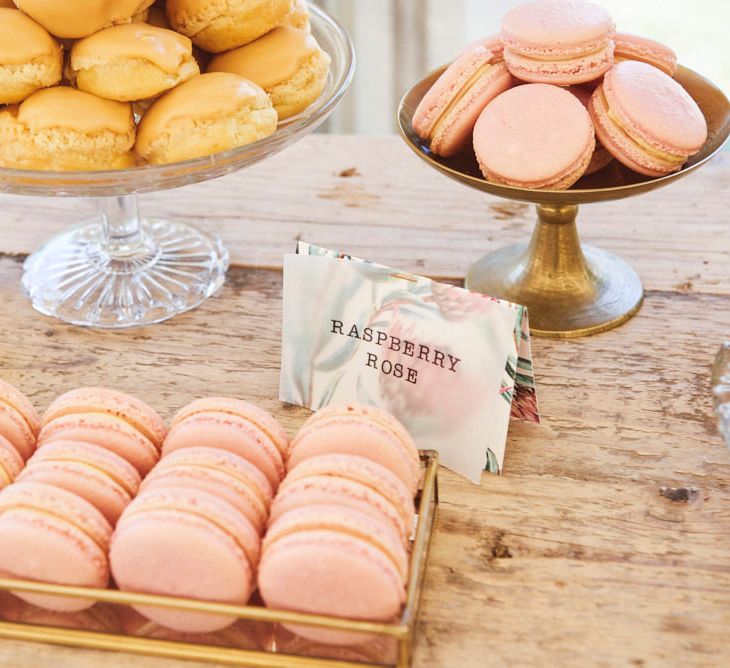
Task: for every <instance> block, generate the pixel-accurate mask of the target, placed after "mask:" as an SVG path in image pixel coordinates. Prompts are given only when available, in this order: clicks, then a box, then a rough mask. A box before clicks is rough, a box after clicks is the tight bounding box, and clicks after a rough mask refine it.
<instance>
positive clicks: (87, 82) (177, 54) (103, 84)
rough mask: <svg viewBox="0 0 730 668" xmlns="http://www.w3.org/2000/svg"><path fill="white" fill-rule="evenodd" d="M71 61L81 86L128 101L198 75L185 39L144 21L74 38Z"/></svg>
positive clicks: (196, 65)
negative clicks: (83, 37) (80, 38)
mask: <svg viewBox="0 0 730 668" xmlns="http://www.w3.org/2000/svg"><path fill="white" fill-rule="evenodd" d="M70 64H71V67H70V69H71V76H72V77H73V79H74V81H75V84H76V85H77V87H78V88H80V89H81V90H85V91H87V92H90V93H94V94H95V95H99V96H101V97H105V98H108V99H110V100H119V101H124V102H131V101H136V100H142V99H147V98H150V97H156V96H158V95H160V94H162V93H164V92H165V91H167V90H169V89H170V88H174V87H175V86H177V85H178V84H180V83H182V82H184V81H187V80H188V79H190V78H191V77H194V76H195V75H196V74H199V73H200V69H199V67H198V64H197V62H196V61H195V59H194V58H193V44H192V42H191V41H190V40H189V39H188V38H187V37H184V36H183V35H180V34H178V33H176V32H174V31H172V30H165V29H163V28H156V27H155V26H151V25H148V24H146V23H128V24H125V25H118V26H113V27H111V28H106V29H105V30H101V31H99V32H97V33H94V34H93V35H91V36H90V37H87V38H86V39H82V40H80V41H78V42H76V44H75V45H74V47H73V49H72V51H71V61H70Z"/></svg>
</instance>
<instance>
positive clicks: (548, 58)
mask: <svg viewBox="0 0 730 668" xmlns="http://www.w3.org/2000/svg"><path fill="white" fill-rule="evenodd" d="M676 66H677V59H676V56H675V54H674V52H673V51H672V50H671V49H670V48H669V47H666V46H664V45H663V44H660V43H658V42H656V41H654V40H651V39H647V38H643V37H638V36H634V35H629V34H626V33H617V32H616V31H615V26H614V23H613V20H612V19H611V16H610V15H609V13H608V12H607V11H606V10H605V9H603V8H602V7H600V6H599V5H596V4H593V3H590V2H584V1H583V0H534V1H533V2H528V3H526V4H524V5H520V6H518V7H516V8H514V9H513V10H512V11H510V12H509V13H507V14H506V15H505V17H504V19H503V21H502V31H501V33H500V34H499V35H495V36H492V37H488V38H485V39H483V40H480V41H478V42H476V43H474V44H471V45H470V46H469V47H467V48H466V49H465V50H464V51H463V52H462V53H461V54H459V56H458V57H457V58H456V60H454V62H453V63H452V64H451V65H450V66H449V67H448V68H447V69H446V70H445V71H444V73H443V74H442V75H441V76H440V77H439V79H438V80H437V81H436V82H435V84H434V85H433V86H432V88H431V89H430V90H429V91H428V92H427V93H426V95H425V96H424V97H423V99H422V100H421V102H420V104H419V106H418V108H417V109H416V111H415V113H414V116H413V128H414V130H415V131H416V133H417V134H418V135H419V136H420V138H421V139H422V140H423V141H424V142H426V143H427V144H428V146H429V148H430V150H431V151H432V152H433V153H434V154H436V155H440V156H443V157H450V156H453V155H456V154H457V153H459V152H461V151H466V150H471V149H473V151H474V153H475V154H476V158H477V161H478V163H479V167H480V169H481V171H482V173H483V175H484V177H485V178H486V179H487V180H489V181H492V182H494V183H501V184H505V185H509V186H514V187H522V188H534V189H548V190H561V189H566V188H569V187H570V186H571V185H573V184H574V183H575V182H576V181H577V180H578V179H580V178H581V176H583V175H586V174H591V173H593V172H596V171H598V170H600V169H603V168H604V167H606V166H607V165H608V164H609V163H610V162H611V161H612V159H613V158H616V159H617V160H618V161H619V162H621V163H622V164H623V165H625V166H626V167H628V168H629V169H632V170H634V171H636V172H638V173H640V174H643V175H645V176H652V177H657V176H662V175H665V174H669V173H671V172H674V171H677V170H679V169H680V168H681V167H682V165H683V164H684V163H685V162H686V161H687V160H688V159H689V158H690V157H691V156H692V155H694V154H695V153H697V152H698V151H699V150H700V148H701V147H702V145H703V144H704V142H705V140H706V138H707V124H706V121H705V118H704V116H703V114H702V112H701V110H700V109H699V107H698V106H697V104H696V103H695V101H694V100H693V99H692V97H691V96H690V95H689V93H687V91H685V90H684V88H682V86H681V85H680V84H679V83H678V82H677V81H675V80H674V79H673V78H672V76H673V74H674V72H675V70H676Z"/></svg>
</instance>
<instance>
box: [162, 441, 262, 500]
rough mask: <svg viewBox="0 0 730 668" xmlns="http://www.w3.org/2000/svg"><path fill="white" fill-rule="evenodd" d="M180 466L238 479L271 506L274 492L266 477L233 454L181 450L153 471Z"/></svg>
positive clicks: (217, 450)
mask: <svg viewBox="0 0 730 668" xmlns="http://www.w3.org/2000/svg"><path fill="white" fill-rule="evenodd" d="M180 464H184V465H190V466H203V467H207V468H211V469H215V470H221V471H225V472H226V473H228V474H229V475H232V476H235V477H237V478H240V479H241V480H242V481H245V482H246V483H248V484H250V485H253V486H254V487H255V488H256V490H257V493H258V494H260V495H261V498H262V500H263V501H264V503H265V504H266V505H267V506H269V505H271V501H272V500H273V498H274V490H273V488H272V486H271V483H270V482H269V481H268V480H267V478H266V476H265V475H264V474H263V473H261V471H260V469H259V468H257V467H256V466H254V465H253V464H252V463H251V462H249V461H248V460H247V459H244V458H243V457H241V456H240V455H237V454H236V453H235V452H229V451H227V450H221V449H219V448H183V449H181V450H175V451H174V452H170V453H167V454H166V455H165V457H164V458H163V459H161V460H160V462H159V463H158V464H157V466H156V467H155V470H156V471H164V470H166V469H168V468H172V467H175V466H178V465H180Z"/></svg>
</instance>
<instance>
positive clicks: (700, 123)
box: [589, 60, 707, 177]
mask: <svg viewBox="0 0 730 668" xmlns="http://www.w3.org/2000/svg"><path fill="white" fill-rule="evenodd" d="M589 111H590V114H591V117H592V119H593V123H594V125H595V128H596V135H597V136H598V139H599V140H600V142H601V143H602V144H603V145H604V146H605V147H606V148H607V149H608V150H609V151H610V152H611V154H612V155H613V156H614V157H615V158H616V159H617V160H618V161H619V162H621V163H622V164H624V165H626V166H627V167H628V168H629V169H633V170H634V171H636V172H639V173H640V174H644V175H646V176H655V177H656V176H663V175H665V174H670V173H672V172H676V171H678V170H680V169H681V168H682V165H683V164H684V163H685V162H687V160H688V159H689V158H690V157H691V156H692V155H694V154H695V153H697V152H698V151H699V150H700V149H701V148H702V145H703V144H704V143H705V140H706V139H707V122H706V121H705V117H704V116H703V114H702V111H701V110H700V108H699V107H698V106H697V103H696V102H695V101H694V100H693V99H692V97H691V96H690V95H689V93H687V91H686V90H684V88H682V86H681V85H680V84H679V83H677V82H676V81H675V80H674V79H672V78H671V77H670V76H669V75H667V74H665V73H664V72H662V71H661V70H659V69H657V68H656V67H653V66H652V65H649V64H647V63H642V62H638V61H632V60H627V61H623V62H620V63H618V64H617V65H615V66H614V67H613V68H611V70H609V71H608V72H607V73H606V76H605V77H604V79H603V83H602V84H601V85H600V86H599V87H598V88H597V89H596V90H595V92H594V93H593V96H592V97H591V100H590V103H589Z"/></svg>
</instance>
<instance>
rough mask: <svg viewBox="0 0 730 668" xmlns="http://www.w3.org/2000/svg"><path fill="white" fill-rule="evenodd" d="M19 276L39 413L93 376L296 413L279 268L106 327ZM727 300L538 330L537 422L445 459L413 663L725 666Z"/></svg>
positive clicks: (3, 332) (6, 646) (289, 416)
mask: <svg viewBox="0 0 730 668" xmlns="http://www.w3.org/2000/svg"><path fill="white" fill-rule="evenodd" d="M701 180H702V179H701V177H699V176H698V177H697V179H695V181H698V182H700V181H701ZM669 190H671V189H669ZM692 201H693V200H692ZM390 233H391V234H392V233H393V232H392V230H391V232H390ZM686 238H687V243H698V245H699V242H697V240H696V239H691V235H686ZM363 243H365V242H364V241H363ZM414 243H420V241H419V239H416V240H415V242H414ZM423 243H424V244H427V243H431V242H430V241H429V240H424V241H423ZM443 243H447V242H446V241H445V240H443ZM708 247H710V245H709V244H708ZM715 248H717V244H715ZM365 250H367V249H365ZM372 250H377V244H375V246H374V247H372V248H371V251H370V252H368V253H366V254H367V255H369V256H372ZM20 273H21V265H20V261H19V258H11V257H4V258H0V303H2V304H3V311H2V314H0V342H2V345H0V372H1V373H2V376H3V377H4V378H5V379H7V380H8V381H10V382H13V383H16V384H17V385H18V386H20V387H21V388H22V389H24V390H25V391H27V392H28V393H29V395H30V396H31V397H32V399H33V400H34V402H35V403H36V404H37V406H38V407H39V408H44V407H45V406H46V405H47V404H48V403H49V402H50V400H51V399H52V398H53V397H54V396H55V395H57V394H58V393H59V392H61V391H63V390H66V389H69V388H71V387H74V386H78V385H81V384H106V385H112V386H114V387H118V388H120V389H123V390H127V391H131V392H134V393H137V394H139V395H140V396H142V397H144V398H146V399H148V400H149V401H150V402H151V403H152V404H153V405H154V406H155V407H156V408H158V409H159V410H160V411H161V412H162V413H163V414H164V415H165V416H167V417H169V416H171V415H172V413H173V412H174V411H175V410H176V409H177V408H179V407H180V406H182V405H183V404H184V403H186V402H187V401H189V400H190V399H191V398H193V397H194V396H201V395H206V394H230V395H236V396H241V397H246V398H249V399H251V400H253V401H256V402H258V403H260V404H261V405H262V406H264V407H266V408H268V409H270V410H272V411H273V412H274V413H275V414H276V415H277V416H278V417H279V418H280V419H281V420H282V422H283V424H284V425H285V426H286V428H287V429H288V430H289V431H290V433H293V432H294V431H295V429H296V428H297V426H298V425H299V424H301V422H302V420H303V419H304V417H305V415H306V414H307V412H306V411H304V410H303V409H299V408H294V407H285V406H282V405H280V404H279V402H278V401H277V400H276V396H277V388H278V371H279V355H280V334H281V327H280V318H281V302H280V298H281V274H280V273H279V272H278V271H268V270H261V269H246V268H240V267H237V268H234V269H233V270H232V271H231V273H230V276H229V281H228V284H227V285H226V287H225V288H224V289H223V290H222V291H221V293H220V294H219V295H217V296H216V297H214V298H213V299H211V300H209V301H208V302H207V303H206V304H205V305H203V306H202V307H201V308H200V309H198V310H196V311H194V312H192V313H188V314H185V315H183V316H180V317H178V318H176V319H174V320H173V321H171V322H168V323H165V324H163V325H160V326H156V327H152V328H148V329H142V330H137V331H132V332H116V333H115V332H94V331H89V330H83V329H79V328H74V327H69V326H66V325H63V324H60V323H58V322H56V321H54V320H51V319H48V318H44V317H42V316H40V315H38V314H36V313H35V312H34V311H33V310H32V309H31V307H30V306H29V304H28V303H27V301H26V300H25V298H24V297H23V296H22V295H21V294H20V291H19V289H18V281H19V278H20ZM728 313H730V297H728V296H726V295H723V294H710V293H708V294H702V293H699V294H694V293H685V292H667V291H653V292H650V293H649V294H648V296H647V302H646V305H645V307H644V309H643V310H642V312H641V313H640V315H639V316H638V317H637V318H635V319H634V320H632V321H631V322H630V323H629V324H627V325H625V326H624V327H622V328H620V329H618V330H615V331H613V332H608V333H606V334H602V335H599V336H596V337H591V338H588V339H581V340H578V341H548V340H536V341H535V342H534V354H535V359H536V366H537V374H538V385H539V398H540V401H541V406H542V410H543V413H544V415H545V423H544V424H543V425H541V426H539V427H536V426H531V425H524V424H522V423H518V422H513V423H512V425H511V432H510V444H509V446H508V450H507V459H506V464H505V470H506V475H505V476H503V477H501V478H496V477H493V476H485V477H484V479H483V483H482V486H481V487H475V486H472V485H470V484H469V483H467V482H465V481H464V480H462V479H461V478H459V477H458V476H456V475H454V474H451V473H449V472H448V471H444V470H443V469H442V471H441V500H442V504H441V506H440V510H439V518H438V525H437V529H436V534H435V536H434V540H433V551H432V555H431V560H430V562H429V570H428V575H427V584H426V590H425V596H424V608H423V613H422V624H421V627H420V632H419V639H418V642H417V645H416V654H415V664H414V665H416V666H475V665H495V666H511V665H524V666H544V665H561V664H564V665H568V666H585V665H605V666H609V665H610V666H614V665H630V666H631V665H633V666H659V665H661V666H665V665H691V666H717V665H723V664H727V663H730V645H728V643H727V642H726V630H727V624H728V622H729V621H730V612H729V611H730V539H729V538H728V536H730V512H728V511H729V510H730V493H729V489H730V455H729V454H728V453H727V452H726V451H725V450H724V448H723V447H722V445H721V441H720V439H719V437H718V436H717V434H716V432H715V430H714V426H713V422H712V417H711V412H710V393H709V386H708V376H709V374H708V367H709V364H710V362H711V358H712V355H713V353H714V351H715V348H716V347H717V346H718V345H719V342H720V340H721V339H722V338H723V337H726V336H727V335H728V316H727V314H728ZM11 314H12V315H11ZM663 487H678V488H682V489H684V490H685V494H686V496H687V497H688V499H687V500H686V501H682V500H679V501H672V500H670V499H669V498H667V496H672V494H671V493H668V492H666V490H665V491H664V495H663V493H662V492H661V491H660V490H661V488H663ZM675 496H676V495H675ZM679 496H681V494H680V495H679ZM69 657H70V658H69ZM75 657H77V660H76V661H74V658H75ZM98 657H99V655H97V654H95V653H93V654H89V653H86V652H79V653H74V652H72V651H70V650H64V651H62V652H60V653H59V650H57V649H55V648H52V647H46V646H42V645H31V644H25V643H9V642H5V641H3V642H0V665H13V666H15V665H24V666H46V665H54V666H55V665H59V666H65V665H74V666H80V667H81V668H85V667H86V666H96V665H99V662H100V660H99V658H98ZM66 660H68V663H63V662H64V661H66ZM103 660H104V662H105V664H107V665H108V666H109V667H110V668H114V667H116V666H120V667H121V666H136V665H140V666H141V665H150V666H153V665H154V666H156V665H160V667H161V668H162V666H163V665H170V666H172V665H176V664H175V662H162V661H160V662H149V663H146V662H144V661H146V660H144V661H143V660H140V659H137V660H136V663H134V662H132V659H130V658H129V657H127V656H117V655H105V656H104V659H103ZM18 661H22V662H21V663H18ZM95 661H96V663H94V662H95Z"/></svg>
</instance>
